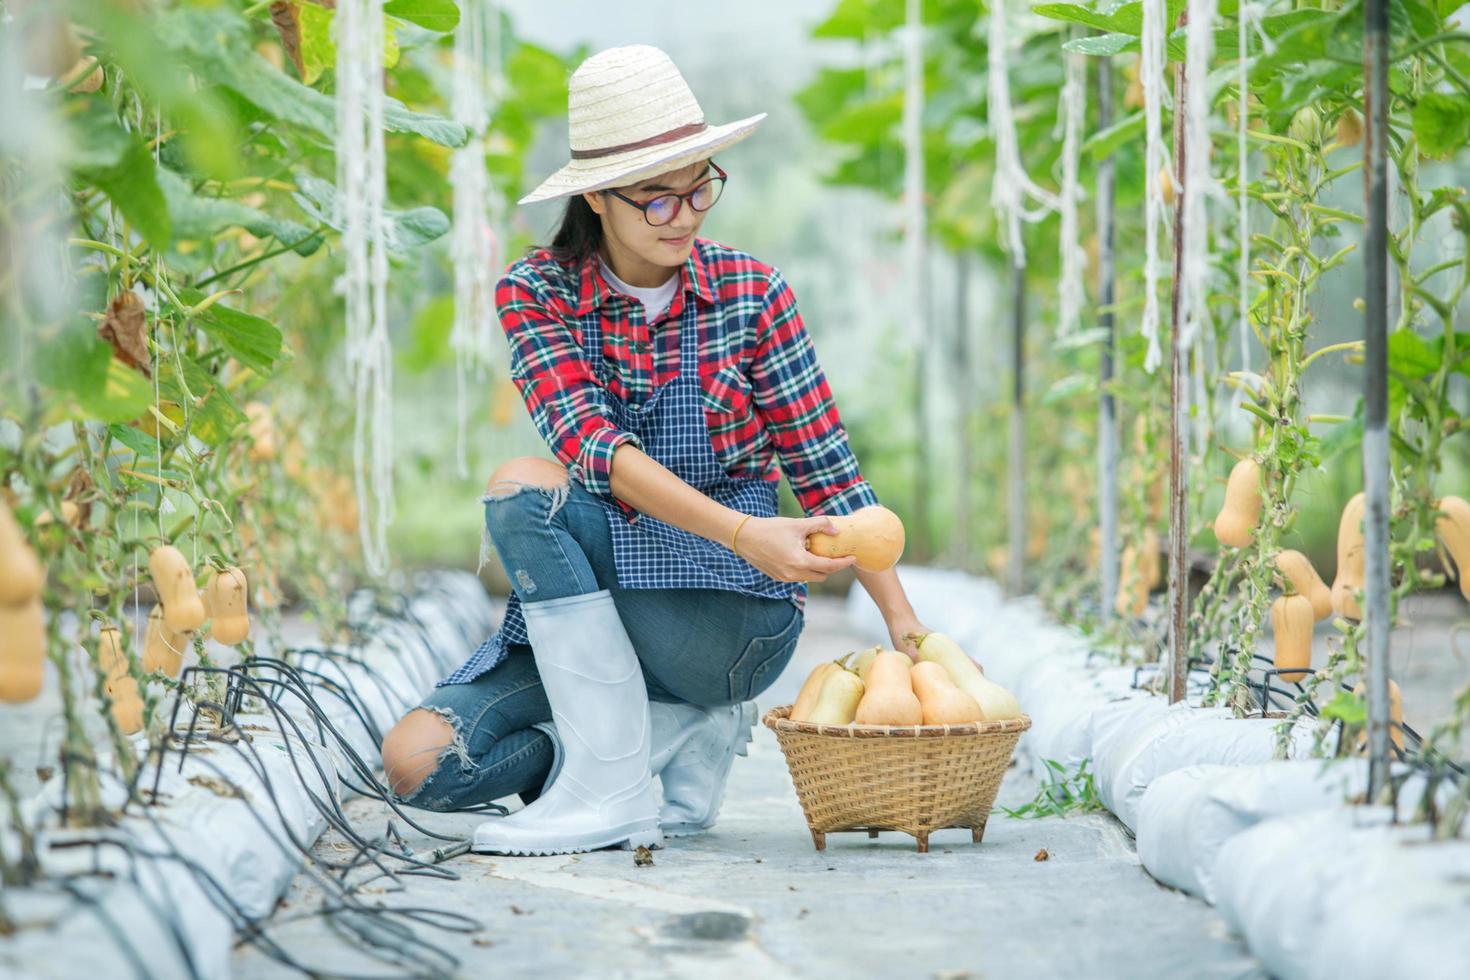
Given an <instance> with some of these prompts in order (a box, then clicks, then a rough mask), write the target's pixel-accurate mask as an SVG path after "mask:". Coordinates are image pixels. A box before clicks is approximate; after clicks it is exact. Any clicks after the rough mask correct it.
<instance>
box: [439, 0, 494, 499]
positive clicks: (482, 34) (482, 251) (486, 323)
mask: <svg viewBox="0 0 1470 980" xmlns="http://www.w3.org/2000/svg"><path fill="white" fill-rule="evenodd" d="M495 16H496V13H495V10H494V8H493V5H492V4H491V2H490V0H463V2H462V3H461V4H460V20H459V28H458V30H456V32H455V35H454V90H453V92H452V93H451V109H452V111H453V113H454V118H455V120H456V121H457V122H461V123H463V124H464V125H465V128H466V129H467V130H468V131H469V134H470V138H469V141H468V142H467V143H465V145H464V146H462V147H460V148H459V149H457V150H455V151H454V154H453V156H451V157H450V160H449V182H450V184H451V186H452V187H453V188H454V229H453V232H452V233H451V238H450V243H449V253H450V258H451V260H452V261H453V263H454V325H453V327H452V328H451V330H450V332H449V346H450V348H451V349H452V350H453V351H454V378H455V393H456V404H457V406H458V419H457V426H458V436H457V438H456V440H455V446H456V451H455V460H456V463H457V464H458V466H459V475H460V476H461V477H467V476H469V473H470V470H469V458H468V452H467V449H466V438H467V436H466V430H467V428H468V411H467V407H466V399H467V395H468V389H469V387H470V382H471V381H472V380H473V381H477V382H480V384H479V385H477V386H476V389H475V390H476V391H479V392H483V391H484V382H485V381H486V380H487V379H488V377H489V370H490V367H491V366H492V363H493V361H494V358H495V348H494V339H495V338H494V332H493V328H494V324H495V271H496V265H497V262H498V258H497V256H496V255H495V250H496V249H495V232H494V229H493V227H492V225H491V223H490V214H489V202H490V196H491V188H490V180H489V176H488V175H487V174H486V172H485V127H486V124H487V123H488V121H489V109H488V98H487V96H488V94H489V91H488V90H489V86H490V78H491V65H490V60H489V58H490V53H489V43H488V39H487V37H486V29H485V28H486V20H487V19H493V18H494V17H495ZM481 400H483V399H481Z"/></svg>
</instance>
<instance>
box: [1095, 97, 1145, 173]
mask: <svg viewBox="0 0 1470 980" xmlns="http://www.w3.org/2000/svg"><path fill="white" fill-rule="evenodd" d="M1143 130H1144V119H1143V110H1141V109H1140V110H1139V111H1138V112H1135V113H1133V114H1132V115H1130V116H1125V117H1124V118H1122V119H1120V120H1118V121H1117V122H1115V123H1113V125H1111V126H1109V127H1108V128H1107V129H1100V130H1098V131H1097V132H1095V133H1093V134H1092V135H1091V136H1089V137H1088V138H1087V141H1086V142H1084V143H1083V144H1082V151H1083V152H1084V153H1086V154H1087V155H1088V156H1090V157H1091V158H1092V159H1094V160H1099V161H1101V160H1106V159H1107V158H1108V157H1110V156H1112V155H1113V153H1114V152H1115V151H1116V150H1117V149H1118V147H1120V146H1122V145H1123V144H1125V143H1128V142H1130V141H1132V140H1136V139H1138V138H1140V137H1141V136H1143Z"/></svg>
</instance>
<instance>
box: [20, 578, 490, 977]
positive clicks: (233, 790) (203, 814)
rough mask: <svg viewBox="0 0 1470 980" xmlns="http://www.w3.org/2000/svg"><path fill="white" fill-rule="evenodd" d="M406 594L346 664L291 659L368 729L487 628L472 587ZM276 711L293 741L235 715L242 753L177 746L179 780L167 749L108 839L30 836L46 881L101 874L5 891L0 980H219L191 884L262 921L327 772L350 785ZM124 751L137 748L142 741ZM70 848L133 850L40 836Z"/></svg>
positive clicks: (319, 820) (318, 817)
mask: <svg viewBox="0 0 1470 980" xmlns="http://www.w3.org/2000/svg"><path fill="white" fill-rule="evenodd" d="M419 585H420V591H419V592H418V593H416V594H415V595H414V596H413V597H412V598H411V599H409V600H408V602H407V604H406V606H405V608H404V609H403V610H401V615H373V616H369V617H368V618H366V619H364V620H360V621H359V626H361V627H365V628H367V629H368V631H369V632H371V633H372V638H371V639H369V640H368V641H367V642H366V643H365V644H363V645H362V646H361V647H359V648H356V649H354V651H353V653H354V656H355V657H356V658H357V659H359V660H360V662H361V664H362V666H357V665H355V664H350V663H349V664H342V662H341V661H340V660H337V661H328V660H327V659H326V658H322V657H315V658H312V657H307V658H304V659H306V660H308V661H311V662H313V666H314V667H322V672H323V673H324V674H326V675H327V676H328V677H330V678H332V679H333V680H334V681H335V682H336V683H338V684H341V685H343V686H344V687H347V688H349V689H351V690H352V691H353V693H354V694H355V695H356V696H357V698H358V699H359V700H360V701H362V702H363V703H364V704H365V705H366V714H367V716H368V719H369V721H370V722H371V723H372V724H373V725H375V726H376V727H378V728H379V729H380V730H386V728H387V727H388V726H390V725H391V724H392V723H393V722H394V721H396V720H397V718H398V716H399V715H400V714H402V711H403V710H406V709H405V708H404V706H405V705H408V706H411V705H412V704H414V703H417V701H418V698H419V697H420V696H421V695H422V694H424V693H426V692H427V690H428V689H429V688H430V687H432V685H433V682H434V681H435V680H437V679H438V678H439V677H441V676H443V675H444V674H445V673H448V672H449V671H450V670H452V669H453V668H454V667H456V666H458V665H459V664H460V663H461V662H462V661H463V660H464V658H465V657H466V656H468V655H469V653H470V651H471V650H473V649H474V647H475V645H476V644H478V643H479V641H480V640H481V639H483V638H484V636H485V634H486V633H488V631H489V630H490V628H491V625H492V620H493V610H492V607H491V603H490V600H489V597H488V596H487V595H486V594H485V591H484V589H483V588H482V587H481V585H480V583H479V581H478V579H476V578H475V576H473V575H470V574H468V573H448V572H439V573H431V574H428V575H425V576H423V577H422V578H421V580H420V582H419ZM410 621H411V622H412V623H414V624H416V625H414V626H410V625H409V622H410ZM316 693H317V697H318V701H319V704H320V706H321V708H322V710H323V712H324V713H325V714H326V715H327V716H328V718H329V720H330V721H331V722H332V724H333V725H334V726H335V727H337V728H338V730H339V731H341V732H342V733H343V734H344V736H346V737H347V738H348V740H349V741H350V743H351V744H352V746H353V748H354V749H355V750H356V751H357V753H358V754H359V755H360V756H361V757H362V758H363V759H364V761H366V762H367V763H368V764H370V765H372V766H374V767H376V766H377V765H378V764H379V758H378V750H377V745H376V742H375V740H374V738H373V736H372V733H371V732H369V731H368V729H367V727H366V726H364V724H363V723H362V721H360V720H359V719H358V718H357V716H356V714H354V713H353V712H352V711H351V710H350V709H349V708H348V707H347V704H346V702H345V701H340V700H334V699H333V698H331V697H330V696H328V695H327V694H326V693H325V692H324V691H322V690H320V689H318V691H317V692H316ZM281 700H282V707H283V708H284V709H285V710H286V713H287V714H288V715H290V716H291V718H293V719H295V720H296V721H297V723H298V725H299V727H300V733H299V734H298V733H297V732H296V731H295V730H294V729H293V728H292V726H291V725H290V723H289V722H285V723H284V724H283V722H282V721H281V720H280V719H278V718H277V717H276V716H275V715H274V714H271V713H263V714H244V713H241V714H237V715H236V724H237V726H238V727H239V729H240V730H241V732H242V733H243V734H245V735H248V736H249V739H250V740H249V743H248V745H246V744H239V745H235V746H231V745H229V744H227V743H224V742H219V741H210V742H208V743H205V744H202V745H196V746H192V747H191V748H190V750H189V752H188V754H187V756H186V757H185V759H184V763H183V767H182V769H180V768H179V757H178V755H177V754H175V753H170V758H169V762H168V764H167V765H166V766H165V767H164V770H163V773H162V776H161V778H160V781H159V783H158V789H159V802H158V805H156V806H152V807H149V808H147V809H146V810H140V809H138V808H137V807H136V806H135V807H133V808H132V809H130V810H129V813H128V815H127V816H125V817H124V818H123V819H122V821H121V822H120V825H119V826H118V827H115V828H108V829H105V830H90V829H89V830H84V831H82V830H79V831H68V830H52V831H47V832H44V833H43V835H42V844H43V846H41V847H39V848H38V849H39V850H40V854H41V859H42V865H43V868H44V870H45V871H46V872H47V873H48V874H49V875H51V876H53V879H54V876H60V875H67V874H80V873H83V872H88V871H93V870H105V871H110V872H112V877H111V878H104V877H98V876H95V875H84V876H82V877H79V878H77V879H75V887H76V888H77V889H78V890H79V891H80V892H81V893H82V894H83V895H84V896H87V897H85V898H83V897H78V896H75V895H72V894H68V893H67V892H65V891H63V890H61V889H60V888H58V887H57V886H56V885H55V884H54V880H53V881H52V882H42V883H41V884H40V885H38V886H36V887H33V888H25V889H22V888H18V887H17V888H8V889H7V890H6V894H5V902H6V910H7V912H8V913H9V914H10V915H11V916H12V918H14V919H15V920H16V922H17V925H18V926H19V928H18V929H17V930H16V932H15V933H14V934H12V935H10V936H6V937H4V938H0V976H4V977H7V978H9V977H16V978H31V977H36V978H40V977H81V976H96V977H108V978H112V977H128V976H138V977H148V978H159V980H171V978H174V977H180V978H183V977H192V976H198V977H204V978H214V977H227V976H229V965H230V954H231V949H232V946H233V928H234V925H235V923H234V922H232V920H231V917H230V915H229V914H227V913H226V912H225V911H223V910H222V909H221V908H220V907H219V906H218V905H217V904H216V902H217V900H218V896H217V895H214V894H212V888H213V886H211V885H207V884H205V883H204V882H205V881H206V880H210V881H212V882H213V883H214V885H217V886H218V889H219V891H220V892H222V893H223V894H225V895H228V896H229V898H230V900H231V901H233V902H234V903H235V905H236V906H238V908H239V911H240V913H241V914H243V915H245V916H248V917H250V918H263V917H265V916H267V915H268V914H269V913H270V912H271V910H272V909H273V908H274V906H275V903H276V900H277V898H278V897H279V896H280V895H281V894H282V892H284V891H285V889H286V887H287V886H288V885H289V884H290V882H291V879H292V878H293V877H294V876H295V874H296V873H297V871H298V870H299V868H300V867H301V862H302V853H303V851H304V850H305V849H307V848H310V847H311V846H312V844H313V843H314V842H315V840H316V838H317V837H318V836H319V835H320V834H321V832H322V830H323V829H324V828H325V826H326V820H325V818H324V817H323V816H322V814H321V813H320V811H319V810H318V809H317V807H316V805H315V803H313V800H312V797H313V796H315V797H317V798H319V799H320V798H325V797H334V798H336V799H338V800H339V801H340V800H341V798H342V795H343V789H342V786H341V784H340V782H339V776H341V775H348V774H350V773H351V769H350V768H349V767H348V765H347V763H346V761H345V759H343V758H340V753H339V752H338V750H337V749H336V748H335V746H333V747H330V748H329V746H328V745H327V744H324V743H323V742H320V741H317V738H318V729H317V724H316V721H315V717H314V716H313V715H312V714H311V712H310V711H309V710H308V709H307V708H306V707H305V706H304V705H303V704H301V703H300V702H299V701H297V700H296V699H294V698H292V697H291V696H289V695H287V696H285V697H284V698H282V699H281ZM137 744H138V745H139V748H140V751H141V748H142V746H143V744H144V743H142V742H141V741H138V742H137ZM288 746H290V747H291V749H292V750H293V751H291V752H288V751H287V747H288ZM293 759H294V761H293ZM153 778H154V769H153V768H152V767H151V766H150V767H149V769H148V772H147V774H146V782H145V783H144V784H143V785H144V787H145V788H147V789H151V788H152V786H153ZM60 784H61V780H59V779H56V780H52V781H51V782H50V783H48V784H47V785H46V787H45V788H44V789H43V791H42V793H41V794H40V795H39V796H37V797H36V798H34V799H32V800H28V801H26V803H25V807H24V814H25V817H26V821H27V823H28V824H29V825H32V826H35V825H37V824H40V823H42V820H41V819H40V818H41V817H42V816H43V815H45V814H48V813H50V812H52V811H54V810H55V809H56V808H57V806H58V804H59V802H60V801H59V793H60V790H61V785H60ZM103 789H104V802H105V803H106V804H107V805H108V806H110V807H113V808H116V807H118V806H120V805H121V803H122V802H123V799H122V789H121V787H120V786H118V785H117V784H116V782H115V781H114V782H113V783H112V784H105V785H104V787H103ZM78 839H81V840H88V841H92V840H99V839H126V840H128V841H130V842H132V845H131V846H132V849H133V852H134V853H133V854H129V853H128V852H126V851H124V850H122V849H121V848H118V847H109V846H101V847H96V846H91V845H85V846H71V847H65V846H63V847H59V848H58V847H46V846H44V842H45V841H46V840H51V841H55V842H58V843H61V844H65V843H66V842H67V841H68V840H72V841H75V840H78ZM0 847H4V848H6V850H7V853H9V854H11V855H12V856H13V855H14V854H16V853H17V852H16V850H15V848H16V841H15V840H14V839H13V837H7V836H0ZM138 853H142V854H144V856H143V857H138V856H136V855H137V854H138ZM186 861H187V862H188V864H190V865H192V866H193V868H194V870H190V868H189V867H186V866H185V863H184V862H186Z"/></svg>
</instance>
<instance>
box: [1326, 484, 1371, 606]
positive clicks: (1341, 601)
mask: <svg viewBox="0 0 1470 980" xmlns="http://www.w3.org/2000/svg"><path fill="white" fill-rule="evenodd" d="M1367 507H1368V503H1367V498H1366V497H1364V496H1363V494H1361V493H1358V494H1354V495H1353V498H1352V499H1351V500H1349V501H1348V502H1347V505H1346V506H1344V507H1343V509H1342V520H1341V521H1340V522H1339V523H1338V525H1337V575H1336V577H1334V578H1333V580H1332V608H1333V609H1335V610H1337V614H1338V615H1339V616H1342V617H1343V618H1344V619H1362V618H1363V609H1362V607H1361V606H1359V605H1358V599H1357V595H1356V593H1357V592H1359V591H1361V590H1362V588H1363V515H1364V513H1365V512H1366V511H1367Z"/></svg>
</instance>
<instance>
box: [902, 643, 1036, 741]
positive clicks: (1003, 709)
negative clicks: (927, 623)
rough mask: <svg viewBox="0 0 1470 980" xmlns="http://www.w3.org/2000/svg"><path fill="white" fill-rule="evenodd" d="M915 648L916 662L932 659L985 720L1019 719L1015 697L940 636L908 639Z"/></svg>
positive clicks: (957, 645)
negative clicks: (917, 653)
mask: <svg viewBox="0 0 1470 980" xmlns="http://www.w3.org/2000/svg"><path fill="white" fill-rule="evenodd" d="M908 638H909V639H912V640H913V641H914V642H915V644H916V645H917V646H918V648H919V659H920V660H932V661H933V662H934V663H937V664H939V666H941V667H943V668H944V669H945V670H946V671H948V672H949V677H950V680H952V681H954V683H955V686H956V687H958V688H959V689H960V690H961V691H964V692H965V693H966V694H968V695H970V697H972V698H974V699H975V701H976V703H977V704H979V705H980V710H981V712H982V713H983V714H984V715H985V720H986V721H1006V720H1008V719H1011V718H1019V717H1021V705H1020V704H1019V703H1017V701H1016V697H1015V695H1013V694H1012V693H1011V692H1010V691H1007V690H1006V689H1005V688H1003V687H1001V686H1000V685H999V684H997V683H995V682H994V681H991V680H988V679H987V678H986V677H985V673H984V671H982V670H981V669H980V667H979V666H978V665H977V664H976V663H975V661H973V660H971V659H970V658H969V657H967V656H965V651H964V650H961V649H960V645H959V644H958V643H956V642H955V641H954V640H951V639H950V638H949V637H947V636H945V635H944V634H943V633H928V634H925V635H924V636H910V637H908Z"/></svg>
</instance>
